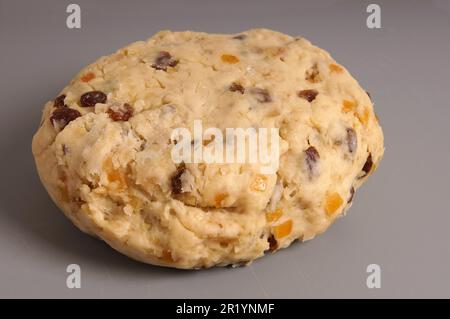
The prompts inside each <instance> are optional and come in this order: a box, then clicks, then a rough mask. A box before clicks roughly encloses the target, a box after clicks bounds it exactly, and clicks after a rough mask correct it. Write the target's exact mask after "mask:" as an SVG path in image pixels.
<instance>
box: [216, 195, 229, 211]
mask: <svg viewBox="0 0 450 319" xmlns="http://www.w3.org/2000/svg"><path fill="white" fill-rule="evenodd" d="M227 197H228V193H218V194H216V196H215V197H214V205H215V206H216V208H219V207H222V202H223V200H224V199H225V198H227Z"/></svg>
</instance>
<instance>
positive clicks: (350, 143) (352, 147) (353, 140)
mask: <svg viewBox="0 0 450 319" xmlns="http://www.w3.org/2000/svg"><path fill="white" fill-rule="evenodd" d="M346 141H347V147H348V151H349V152H350V153H354V152H355V151H356V148H357V147H358V137H357V136H356V132H355V130H354V129H352V128H351V127H349V128H347V137H346Z"/></svg>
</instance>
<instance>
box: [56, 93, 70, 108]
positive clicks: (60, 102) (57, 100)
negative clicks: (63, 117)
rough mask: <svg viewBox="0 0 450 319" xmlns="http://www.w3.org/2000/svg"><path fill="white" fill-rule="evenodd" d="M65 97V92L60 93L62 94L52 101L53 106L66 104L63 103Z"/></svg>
mask: <svg viewBox="0 0 450 319" xmlns="http://www.w3.org/2000/svg"><path fill="white" fill-rule="evenodd" d="M65 98H66V95H65V94H62V95H60V96H58V97H57V98H56V99H55V101H54V103H53V106H54V107H65V106H67V105H65V104H64V99H65Z"/></svg>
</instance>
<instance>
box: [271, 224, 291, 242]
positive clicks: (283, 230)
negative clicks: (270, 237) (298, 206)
mask: <svg viewBox="0 0 450 319" xmlns="http://www.w3.org/2000/svg"><path fill="white" fill-rule="evenodd" d="M292 224H293V223H292V219H289V220H287V221H285V222H284V223H282V224H280V225H277V226H275V227H274V228H273V233H274V235H275V239H277V240H278V239H280V238H283V237H286V236H288V235H289V234H290V233H291V231H292Z"/></svg>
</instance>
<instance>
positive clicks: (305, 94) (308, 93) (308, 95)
mask: <svg viewBox="0 0 450 319" xmlns="http://www.w3.org/2000/svg"><path fill="white" fill-rule="evenodd" d="M317 94H319V92H317V90H302V91H300V92H298V96H299V97H301V98H303V99H305V100H306V101H308V102H310V103H311V102H312V101H314V99H315V98H316V96H317Z"/></svg>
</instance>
